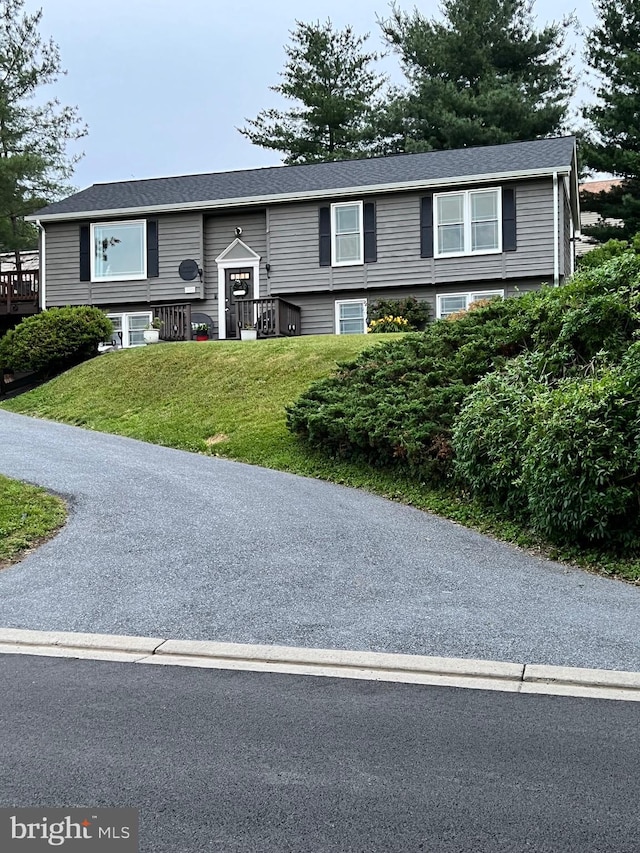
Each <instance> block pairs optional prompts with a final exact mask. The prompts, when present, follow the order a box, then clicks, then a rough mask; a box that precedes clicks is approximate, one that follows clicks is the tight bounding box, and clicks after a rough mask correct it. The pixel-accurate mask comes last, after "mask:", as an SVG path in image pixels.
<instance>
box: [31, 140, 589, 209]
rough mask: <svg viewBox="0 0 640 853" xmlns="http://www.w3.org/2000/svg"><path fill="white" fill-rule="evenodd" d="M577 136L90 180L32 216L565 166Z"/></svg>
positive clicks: (431, 180) (561, 167)
mask: <svg viewBox="0 0 640 853" xmlns="http://www.w3.org/2000/svg"><path fill="white" fill-rule="evenodd" d="M573 150H574V138H573V137H571V136H566V137H560V138H555V139H538V140H535V141H531V142H512V143H508V144H506V145H491V146H486V147H483V148H461V149H457V150H455V151H429V152H427V153H424V154H398V155H395V156H392V157H375V158H370V159H365V160H343V161H339V162H331V163H313V164H310V165H304V166H272V167H268V168H262V169H248V170H245V171H236V172H213V173H210V174H203V175H182V176H180V177H173V178H151V179H148V180H140V181H122V182H119V183H110V184H94V185H93V186H91V187H89V188H88V189H86V190H82V192H79V193H76V194H75V195H72V196H69V198H66V199H63V200H62V201H59V202H56V203H55V204H50V205H49V206H48V207H45V208H43V209H42V210H40V211H38V213H37V214H35V215H36V216H48V215H53V214H58V215H60V214H69V215H70V216H72V215H73V214H76V213H84V212H96V213H98V212H99V211H106V210H124V209H131V208H149V207H151V208H153V207H158V206H162V205H180V204H184V205H186V206H188V205H190V204H197V203H203V202H212V203H215V206H221V205H223V204H224V201H225V200H231V199H234V200H238V199H245V198H246V199H247V200H249V199H254V198H256V197H258V198H263V197H265V196H280V195H288V194H304V193H309V194H310V195H313V194H314V193H321V192H327V191H331V190H336V191H337V193H336V194H339V191H340V190H346V189H349V188H357V187H376V186H384V185H389V184H404V183H408V182H411V181H423V182H424V185H425V186H428V185H429V183H430V182H438V181H444V180H446V179H449V178H456V177H471V176H481V175H485V174H486V175H491V174H496V173H498V174H508V173H511V172H522V171H526V170H533V169H548V170H549V172H551V171H553V170H554V169H566V168H567V167H569V166H570V165H571V161H572V157H573Z"/></svg>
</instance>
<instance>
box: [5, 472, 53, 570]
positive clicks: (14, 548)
mask: <svg viewBox="0 0 640 853" xmlns="http://www.w3.org/2000/svg"><path fill="white" fill-rule="evenodd" d="M66 515H67V513H66V508H65V504H64V501H63V500H61V499H60V498H58V497H55V496H54V495H50V494H49V493H48V492H46V491H45V490H44V489H39V488H36V487H35V486H29V485H27V484H26V483H19V482H16V481H15V480H9V479H8V478H7V477H3V476H0V568H4V567H6V566H8V565H9V564H11V563H14V562H16V561H17V560H19V559H21V558H22V557H23V556H24V555H25V553H26V552H27V551H29V550H30V549H31V548H34V547H36V546H37V545H40V544H41V543H42V542H43V541H44V540H45V539H48V538H49V537H50V536H52V535H53V534H54V533H55V532H56V531H57V530H58V529H59V528H60V527H61V526H62V525H63V524H64V522H65V519H66Z"/></svg>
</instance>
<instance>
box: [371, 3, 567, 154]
mask: <svg viewBox="0 0 640 853" xmlns="http://www.w3.org/2000/svg"><path fill="white" fill-rule="evenodd" d="M532 7H533V4H532V2H529V1H528V0H443V2H442V7H441V9H442V12H443V15H444V17H443V19H442V20H437V19H429V18H426V17H425V16H424V15H422V14H421V13H420V12H419V11H418V10H417V9H415V10H414V11H413V12H412V13H406V12H403V11H402V10H401V9H399V7H398V6H396V5H392V7H391V16H390V17H389V18H387V19H383V20H379V24H380V26H381V28H382V32H383V34H384V37H385V39H386V41H387V43H388V44H389V45H390V46H391V48H392V49H393V50H394V51H395V52H396V53H397V54H398V56H399V57H400V61H401V65H402V68H403V71H404V73H405V76H406V78H407V83H408V87H407V89H406V90H405V91H398V90H396V91H395V93H394V97H393V98H392V100H391V103H390V105H389V108H388V110H387V112H386V127H385V130H386V133H387V137H388V138H387V141H386V143H385V145H384V146H383V147H384V148H386V150H387V151H389V150H392V151H393V150H395V151H428V150H432V149H445V148H462V147H466V146H471V145H492V144H498V143H502V142H511V141H515V140H522V139H534V138H537V137H544V136H550V135H553V134H557V133H560V132H562V130H563V128H564V122H565V120H566V116H567V110H568V104H569V99H570V97H571V94H572V91H573V76H572V70H571V68H570V67H569V66H568V60H569V54H568V52H567V51H566V50H565V49H564V40H565V35H566V31H567V29H568V28H569V27H570V26H571V25H572V21H571V19H567V20H565V21H563V22H562V23H560V24H549V25H547V26H545V27H544V28H543V29H542V30H540V31H536V30H535V29H534V21H533V15H532Z"/></svg>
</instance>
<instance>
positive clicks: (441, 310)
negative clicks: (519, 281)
mask: <svg viewBox="0 0 640 853" xmlns="http://www.w3.org/2000/svg"><path fill="white" fill-rule="evenodd" d="M496 296H499V297H501V298H502V297H504V290H484V291H478V292H476V293H447V294H443V295H442V296H438V299H437V303H438V304H437V309H436V317H438V319H440V318H441V317H448V316H449V314H455V313H457V312H458V311H466V310H467V308H468V307H469V305H471V303H472V302H477V301H478V300H479V299H495V298H496Z"/></svg>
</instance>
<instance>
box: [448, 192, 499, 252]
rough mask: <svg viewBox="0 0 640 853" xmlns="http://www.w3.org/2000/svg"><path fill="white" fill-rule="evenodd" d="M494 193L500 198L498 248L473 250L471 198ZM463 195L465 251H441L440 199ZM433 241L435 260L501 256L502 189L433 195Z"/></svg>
mask: <svg viewBox="0 0 640 853" xmlns="http://www.w3.org/2000/svg"><path fill="white" fill-rule="evenodd" d="M488 192H494V193H496V195H497V197H498V210H497V221H498V247H497V249H472V248H471V245H472V243H471V196H472V195H477V194H478V193H488ZM453 195H462V196H464V202H463V216H464V220H463V221H464V250H463V251H462V252H441V251H440V229H439V228H438V224H439V223H438V199H439V198H444V197H446V196H453ZM433 239H434V253H433V256H434V258H463V257H467V256H469V255H499V254H501V253H502V189H501V188H500V187H482V188H478V189H475V190H456V191H455V192H448V193H434V195H433Z"/></svg>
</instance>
